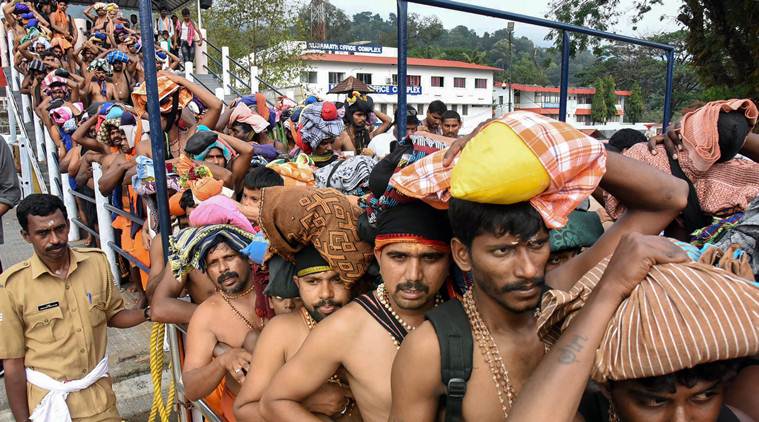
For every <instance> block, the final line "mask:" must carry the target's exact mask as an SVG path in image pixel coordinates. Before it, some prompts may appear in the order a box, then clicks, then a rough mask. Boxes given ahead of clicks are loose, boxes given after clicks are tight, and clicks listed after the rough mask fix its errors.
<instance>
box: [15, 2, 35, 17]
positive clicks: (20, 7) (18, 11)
mask: <svg viewBox="0 0 759 422" xmlns="http://www.w3.org/2000/svg"><path fill="white" fill-rule="evenodd" d="M29 12H31V9H29V6H27V5H25V4H23V3H16V4H15V5H14V6H13V14H15V15H22V14H24V13H29Z"/></svg>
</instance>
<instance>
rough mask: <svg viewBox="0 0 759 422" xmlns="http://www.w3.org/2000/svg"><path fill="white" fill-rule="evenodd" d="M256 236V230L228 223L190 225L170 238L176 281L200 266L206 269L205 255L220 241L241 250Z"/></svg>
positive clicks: (171, 260) (170, 254)
mask: <svg viewBox="0 0 759 422" xmlns="http://www.w3.org/2000/svg"><path fill="white" fill-rule="evenodd" d="M252 239H253V233H250V232H247V231H245V230H242V229H240V228H237V227H235V226H231V225H227V224H215V225H212V226H203V227H188V228H186V229H182V230H181V231H180V232H179V233H177V234H176V235H175V236H170V237H169V264H170V265H171V271H172V272H173V274H174V277H175V278H176V279H177V280H181V279H182V278H183V277H184V276H185V274H187V273H189V272H190V271H192V270H194V269H196V268H198V269H200V270H202V271H205V270H206V254H207V253H208V250H209V249H211V248H212V247H214V246H216V245H218V244H219V243H220V242H226V243H227V244H228V245H229V246H230V247H231V248H232V249H234V250H235V251H237V252H241V251H242V250H243V249H245V246H247V245H248V243H249V242H250V241H251V240H252Z"/></svg>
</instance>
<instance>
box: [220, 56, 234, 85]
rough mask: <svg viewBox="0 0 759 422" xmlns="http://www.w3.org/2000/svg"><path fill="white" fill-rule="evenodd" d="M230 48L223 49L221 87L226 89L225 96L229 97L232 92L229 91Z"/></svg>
mask: <svg viewBox="0 0 759 422" xmlns="http://www.w3.org/2000/svg"><path fill="white" fill-rule="evenodd" d="M229 84H230V77H229V47H227V46H223V47H221V86H222V87H223V88H224V95H229V94H231V93H232V90H230V89H229Z"/></svg>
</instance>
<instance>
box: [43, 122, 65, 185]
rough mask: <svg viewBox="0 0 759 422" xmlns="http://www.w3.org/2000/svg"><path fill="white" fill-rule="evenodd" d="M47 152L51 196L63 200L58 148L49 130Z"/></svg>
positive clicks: (46, 132) (46, 141) (46, 142)
mask: <svg viewBox="0 0 759 422" xmlns="http://www.w3.org/2000/svg"><path fill="white" fill-rule="evenodd" d="M45 150H46V151H47V177H48V181H49V183H50V194H51V195H55V196H57V197H59V198H61V199H63V192H62V191H61V188H62V186H63V185H62V184H61V171H60V169H59V168H58V159H57V158H56V156H55V154H56V151H58V148H57V147H56V145H55V143H54V142H53V138H51V137H50V133H49V132H48V131H47V130H45Z"/></svg>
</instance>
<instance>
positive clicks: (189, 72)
mask: <svg viewBox="0 0 759 422" xmlns="http://www.w3.org/2000/svg"><path fill="white" fill-rule="evenodd" d="M193 67H194V65H193V63H192V62H184V78H185V79H187V80H188V81H190V82H195V79H194V78H193V71H194V69H193Z"/></svg>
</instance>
